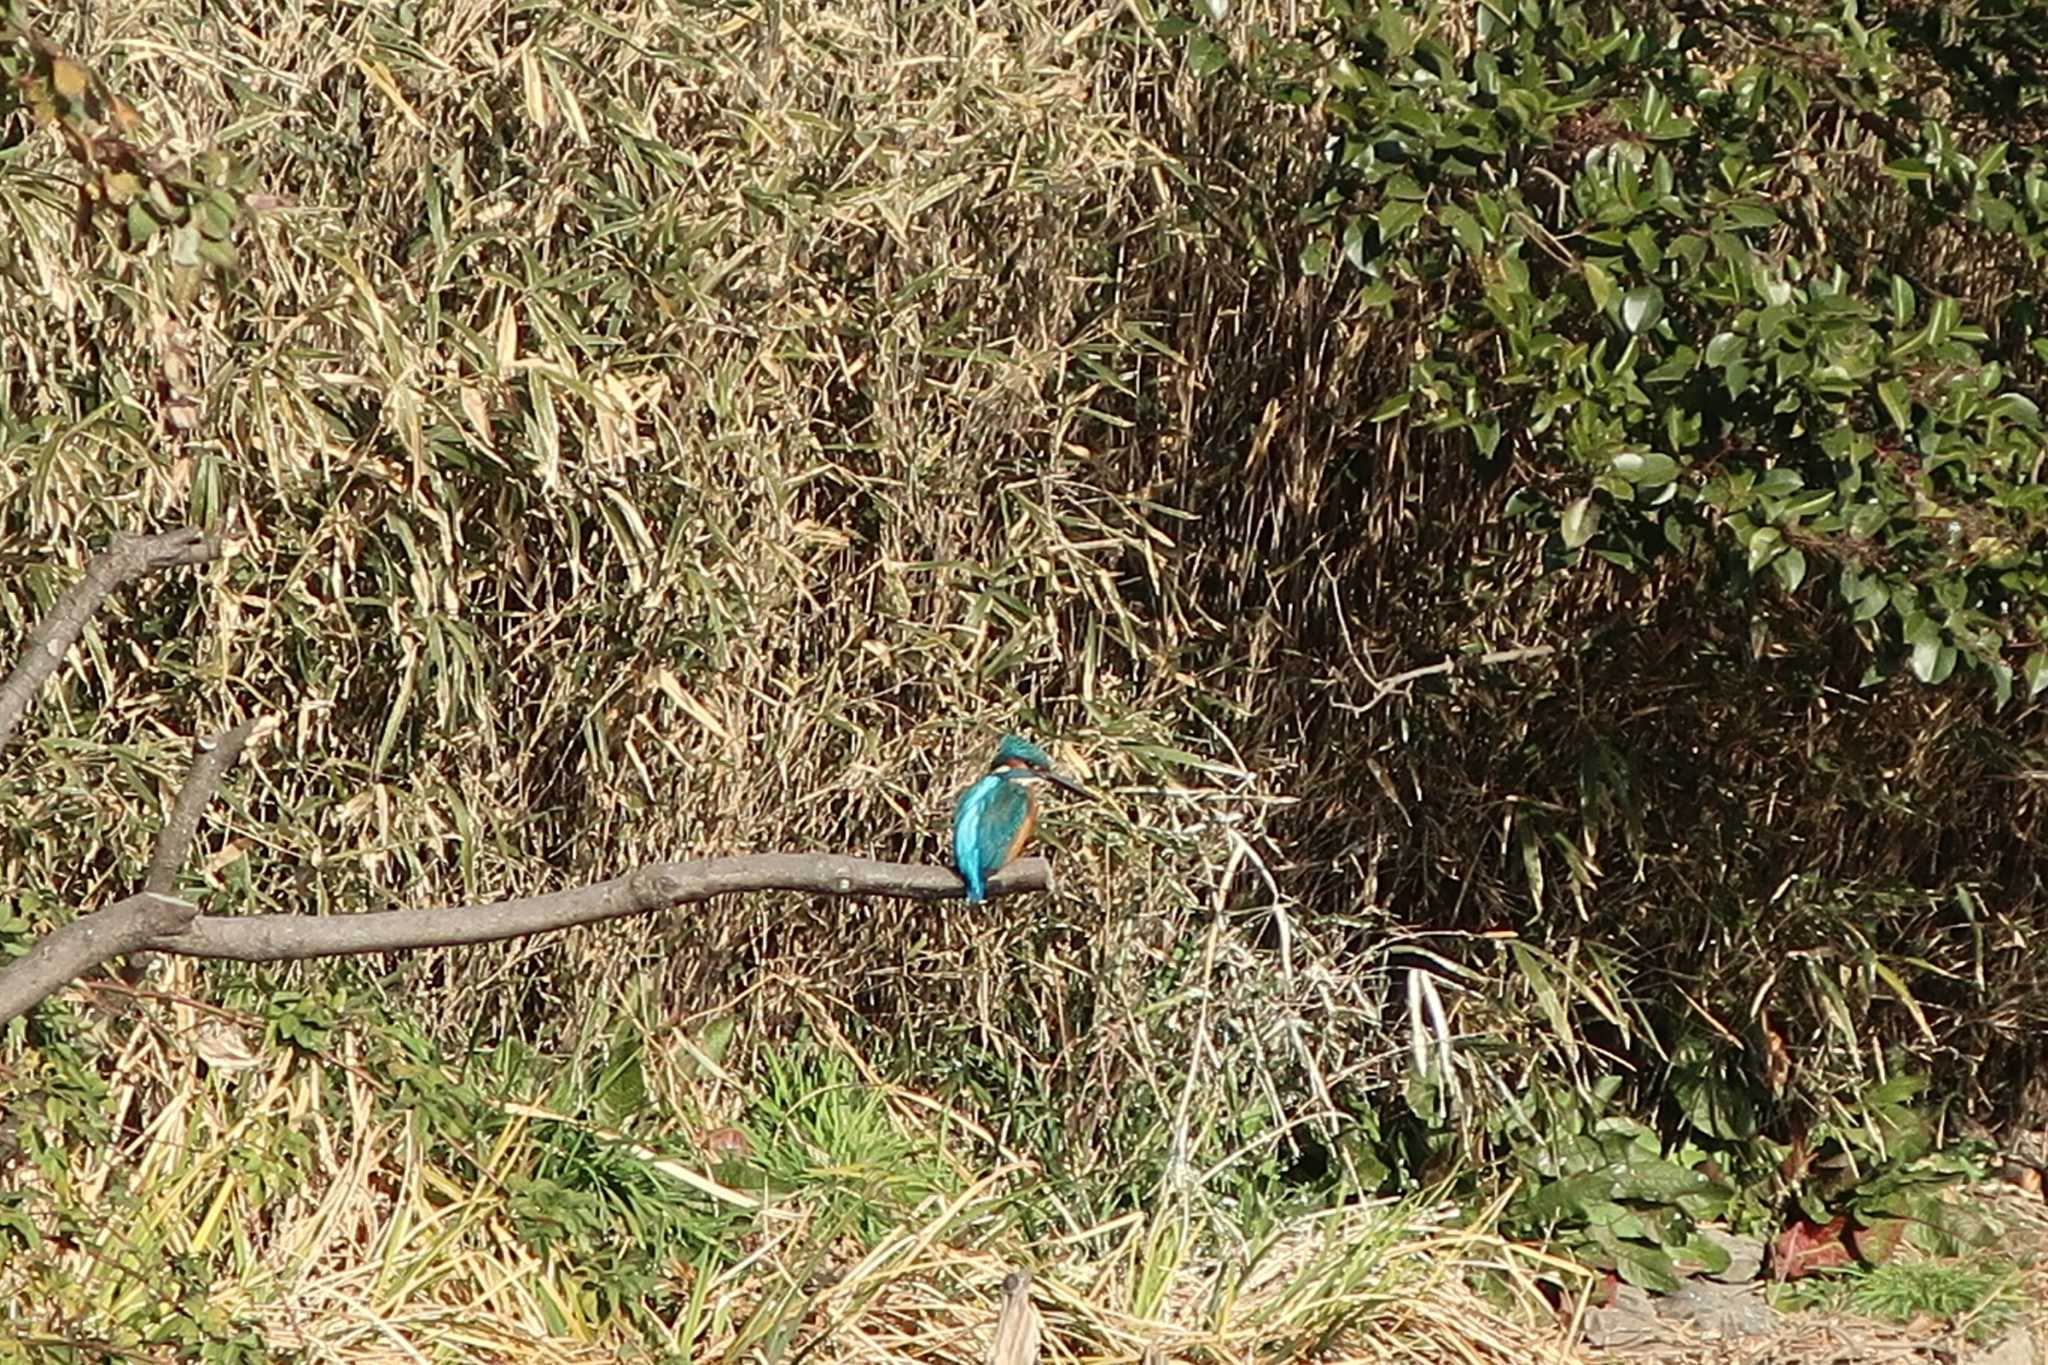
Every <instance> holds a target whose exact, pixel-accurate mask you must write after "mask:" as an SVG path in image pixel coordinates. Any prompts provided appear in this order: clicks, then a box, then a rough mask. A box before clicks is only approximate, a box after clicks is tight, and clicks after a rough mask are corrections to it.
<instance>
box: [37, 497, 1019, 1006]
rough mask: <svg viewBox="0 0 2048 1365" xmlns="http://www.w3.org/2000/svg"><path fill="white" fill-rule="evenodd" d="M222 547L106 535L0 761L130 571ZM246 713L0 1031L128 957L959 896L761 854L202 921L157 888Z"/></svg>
mask: <svg viewBox="0 0 2048 1365" xmlns="http://www.w3.org/2000/svg"><path fill="white" fill-rule="evenodd" d="M219 552H220V546H219V543H218V542H217V541H215V540H214V539H212V538H211V537H208V536H203V535H201V534H199V533H198V532H196V531H175V532H172V533H170V534H168V535H160V536H134V535H118V536H116V537H114V540H113V543H112V544H110V545H109V546H108V547H107V549H106V550H104V551H102V552H101V553H100V554H99V555H98V556H96V557H95V558H94V559H93V561H92V562H91V563H90V564H88V565H87V566H86V570H85V576H84V577H83V578H82V579H80V580H79V582H78V583H76V584H74V585H73V586H72V587H71V588H70V589H69V590H68V591H66V592H65V593H64V595H63V596H61V597H59V598H58V599H57V602H56V604H55V605H54V606H53V607H51V609H50V612H49V614H48V615H47V616H46V617H44V619H43V620H42V622H41V623H40V624H38V625H37V626H36V628H35V630H34V631H33V632H31V633H30V635H29V638H28V643H27V645H26V647H25V648H24V649H23V651H22V657H21V661H20V662H19V663H18V664H16V665H15V668H14V671H13V672H12V673H11V674H9V675H8V677H7V680H6V681H5V682H4V683H0V753H4V752H5V751H6V748H7V745H8V743H9V742H10V741H11V740H12V739H13V737H14V732H15V730H16V728H17V727H18V726H19V725H20V723H21V717H22V715H23V714H24V712H25V711H26V710H27V707H28V704H29V702H30V701H31V700H32V699H33V698H34V696H35V693H36V690H37V689H38V688H40V687H41V686H42V684H43V683H44V682H45V681H47V680H48V679H49V677H50V675H51V674H52V673H54V672H55V671H56V670H57V666H58V665H59V664H60V663H62V662H63V659H64V655H65V653H66V652H67V651H69V650H70V648H71V646H72V645H73V644H75V643H76V642H77V640H78V636H79V632H81V631H82V630H84V629H85V623H86V621H87V620H88V619H90V618H91V616H92V614H93V612H94V610H95V609H97V608H98V606H99V605H100V603H101V602H103V601H105V600H106V597H107V594H108V593H110V592H112V591H113V590H114V589H115V588H117V587H119V586H120V585H121V584H123V583H125V582H127V581H128V580H129V579H131V578H134V577H136V576H138V575H140V574H144V573H149V572H152V571H154V570H157V569H164V568H169V567H170V566H172V565H175V564H198V563H203V562H204V561H206V560H209V559H212V558H214V557H215V556H216V555H217V554H219ZM256 725H257V722H256V721H255V720H254V719H251V720H247V721H244V722H242V723H241V724H240V725H237V726H235V727H234V728H232V729H230V730H227V731H224V732H222V733H221V734H219V735H216V736H215V737H214V738H213V739H212V740H210V741H201V742H200V744H199V753H198V755H197V756H196V757H195V758H194V759H193V761H192V766H191V767H190V768H189V769H187V770H186V773H185V780H184V783H183V784H182V785H181V786H180V787H179V789H178V795H177V799H176V800H175V801H174V802H173V803H172V807H171V814H170V818H169V819H168V820H167V821H166V822H165V824H164V829H163V833H162V834H161V835H160V836H159V838H158V840H157V846H156V852H155V855H154V856H153V857H152V858H151V859H150V864H149V873H148V876H147V878H146V879H145V881H144V883H143V887H144V889H143V890H142V891H141V892H139V893H138V894H136V895H133V896H130V897H129V898H128V899H126V900H124V901H119V902H117V903H115V904H113V905H110V906H107V907H106V908H105V909H103V910H96V911H93V912H92V913H90V914H85V915H80V916H79V917H78V918H77V919H74V920H73V921H71V922H70V923H69V924H66V925H65V926H64V927H62V928H61V929H58V930H56V931H55V932H53V933H51V934H49V935H47V936H46V937H44V938H43V939H41V940H40V941H39V942H37V943H36V944H34V945H33V946H32V947H31V948H30V949H29V951H28V952H27V954H26V955H24V956H23V957H21V958H20V959H18V960H16V961H15V962H13V963H11V964H9V965H8V966H6V967H4V968H0V1024H5V1023H6V1022H7V1021H9V1020H11V1019H13V1018H15V1017H16V1016H17V1015H20V1014H23V1013H25V1012H27V1011H28V1010H30V1009H32V1008H34V1007H35V1005H36V1004H37V1003H39V1002H40V1001H42V1000H44V999H46V998H47V997H48V996H49V995H50V994H51V993H52V992H53V991H56V990H59V989H61V988H62V987H63V986H64V985H65V984H66V983H68V982H72V981H76V980H77V979H78V978H79V977H81V976H83V975H84V974H85V973H87V972H89V971H91V970H93V969H94V968H95V967H98V966H99V965H101V964H102V963H104V962H107V961H108V960H109V959H112V958H116V957H120V956H122V955H124V954H128V953H135V952H140V951H145V950H146V951H151V952H160V953H176V954H179V955H181V956H185V957H206V958H229V959H232V960H235V961H238V962H289V961H295V960H298V959H302V958H312V957H338V956H342V955H344V954H351V953H384V952H398V951H403V950H406V949H411V948H447V947H456V946H459V945H462V944H469V943H489V942H493V941H496V940H500V939H509V938H523V937H525V936H526V935H528V934H537V933H541V932H544V931H546V930H549V929H563V928H567V927H569V926H571V925H576V924H595V923H597V922H599V921H601V920H608V919H617V918H619V917H621V916H625V915H642V914H647V913H649V912H651V911H656V910H666V909H669V908H671V907H673V906H678V905H689V904H693V903H695V902H698V901H705V900H710V899H711V898H712V897H714V896H728V895H734V894H737V893H740V892H748V891H801V892H809V893H811V894H813V895H824V896H893V897H898V898H904V899H911V900H945V899H948V898H951V897H955V896H960V895H963V894H965V892H966V885H965V883H963V882H962V881H961V880H960V878H959V877H957V876H955V875H954V874H953V872H952V871H951V870H950V869H947V868H943V867H925V866H918V865H916V864H907V863H878V862H872V861H869V860H868V859H865V858H842V857H838V856H835V855H832V854H800V853H763V854H758V855H755V856H752V857H744V858H708V859H704V860H702V861H699V862H690V863H658V864H656V865H654V866H652V867H643V868H641V869H640V870H639V871H637V872H630V873H628V874H626V875H625V876H623V877H615V878H613V879H612V880H611V881H606V882H598V883H595V884H594V885H591V886H583V887H576V888H573V889H571V890H567V891H557V892H554V893H552V894H550V895H545V896H530V897H527V898H525V899H522V900H511V901H498V902H495V903H493V904H489V905H461V906H451V907H448V908H445V909H439V910H394V911H380V912H377V913H374V914H366V915H255V916H249V917H246V918H244V917H233V918H230V917H225V916H218V915H201V914H200V913H199V908H198V907H197V906H196V905H193V904H192V903H190V902H189V901H182V900H178V899H177V898H176V897H174V896H172V895H170V894H169V892H170V891H171V890H172V888H173V887H174V886H175V885H176V883H177V877H178V869H179V868H180V867H181V866H183V865H184V862H185V859H186V857H187V856H188V855H189V854H190V852H191V849H192V841H193V839H194V838H195V837H196V836H197V834H198V830H199V821H200V818H201V816H202V815H204V813H205V810H206V806H207V803H208V802H210V801H211V800H212V799H213V795H214V793H215V791H217V790H218V789H219V787H220V784H221V780H222V778H224V777H225V776H226V774H227V771H228V769H230V768H231V767H233V766H234V764H235V761H236V759H238V758H239V757H240V756H241V753H242V749H243V746H244V745H245V744H246V743H247V742H248V740H249V737H250V735H251V733H252V732H253V731H254V729H255V728H256ZM1051 887H1052V868H1051V867H1050V866H1049V865H1048V864H1047V863H1046V861H1045V860H1044V859H1043V858H1025V859H1022V860H1020V861H1019V862H1016V863H1013V864H1011V865H1010V866H1009V867H1006V868H1004V869H1003V870H1002V871H1001V872H999V873H997V874H996V875H995V877H993V878H992V879H991V880H990V882H989V888H988V889H989V894H990V895H993V896H1001V895H1015V894H1017V893H1019V892H1024V891H1046V890H1050V889H1051Z"/></svg>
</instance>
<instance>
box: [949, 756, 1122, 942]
mask: <svg viewBox="0 0 2048 1365" xmlns="http://www.w3.org/2000/svg"><path fill="white" fill-rule="evenodd" d="M1044 782H1051V783H1054V784H1056V785H1058V786H1061V787H1065V788H1066V789H1067V790H1068V791H1070V792H1073V793H1074V794H1075V795H1076V796H1087V795H1088V791H1087V789H1086V788H1084V787H1082V786H1081V784H1080V783H1078V782H1075V781H1074V780H1072V779H1071V778H1068V777H1064V776H1062V775H1061V774H1059V773H1056V772H1054V771H1053V770H1052V760H1051V759H1050V758H1048V757H1046V754H1045V750H1043V749H1041V748H1039V747H1038V746H1037V745H1036V744H1032V743H1030V742H1029V741H1028V740H1022V739H1019V738H1017V736H1015V735H1004V736H1003V742H1002V743H1001V744H999V745H998V746H996V761H995V762H994V763H993V764H991V765H989V770H988V774H987V776H985V777H983V778H982V779H981V780H980V781H978V782H976V783H975V784H974V785H973V786H971V787H969V788H968V789H967V790H966V791H965V792H964V793H962V794H961V797H960V804H959V805H957V806H955V807H953V866H954V867H955V868H956V869H957V870H958V871H959V873H960V875H961V876H962V877H963V878H965V879H966V882H967V899H968V901H969V903H971V904H979V903H980V902H982V901H984V900H986V899H988V879H989V878H990V877H993V876H994V875H995V874H996V871H997V869H998V868H1001V867H1003V866H1004V865H1005V864H1007V863H1008V862H1009V861H1010V860H1011V859H1013V858H1015V857H1016V856H1017V854H1018V853H1019V852H1021V851H1022V850H1023V848H1024V841H1025V840H1026V839H1029V838H1030V837H1031V831H1032V829H1033V828H1035V827H1036V826H1037V824H1038V791H1037V788H1038V786H1039V784H1040V783H1044Z"/></svg>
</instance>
